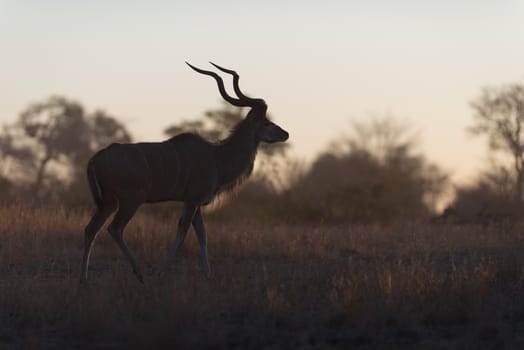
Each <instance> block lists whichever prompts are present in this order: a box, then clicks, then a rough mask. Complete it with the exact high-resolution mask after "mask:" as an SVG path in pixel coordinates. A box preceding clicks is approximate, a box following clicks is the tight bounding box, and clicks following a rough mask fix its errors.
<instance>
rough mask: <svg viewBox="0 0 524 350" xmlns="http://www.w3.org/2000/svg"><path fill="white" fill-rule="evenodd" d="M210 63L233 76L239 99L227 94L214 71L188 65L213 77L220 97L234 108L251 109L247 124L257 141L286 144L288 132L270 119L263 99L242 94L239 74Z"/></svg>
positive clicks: (220, 79) (234, 87)
mask: <svg viewBox="0 0 524 350" xmlns="http://www.w3.org/2000/svg"><path fill="white" fill-rule="evenodd" d="M210 63H211V64H212V65H213V66H215V67H216V68H217V69H219V70H221V71H222V72H224V73H227V74H231V75H232V76H233V89H234V90H235V94H236V95H237V98H234V97H231V96H229V95H228V94H227V92H226V89H225V88H224V82H223V80H222V78H221V77H220V76H219V75H218V74H216V73H215V72H212V71H207V70H203V69H200V68H197V67H195V66H193V65H191V64H189V63H188V62H186V64H187V65H188V66H189V67H191V68H192V69H193V70H195V71H196V72H198V73H201V74H205V75H209V76H211V77H213V78H214V79H215V80H216V82H217V85H218V90H219V91H220V95H222V97H223V98H224V100H226V101H227V102H229V103H231V104H232V105H233V106H237V107H250V108H251V109H250V110H249V112H248V113H247V115H246V118H245V122H247V123H250V124H251V125H252V126H253V129H254V131H255V137H256V139H257V141H263V142H267V143H274V142H284V141H286V140H287V139H288V138H289V134H288V132H287V131H285V130H284V129H282V128H281V127H280V126H278V125H277V124H275V123H273V122H272V121H270V120H269V119H268V117H267V104H266V101H264V100H263V99H261V98H251V97H248V96H246V95H244V94H243V93H242V91H241V90H240V87H239V85H238V81H239V79H240V76H239V75H238V73H237V72H235V71H234V70H231V69H227V68H224V67H221V66H219V65H217V64H214V63H213V62H210Z"/></svg>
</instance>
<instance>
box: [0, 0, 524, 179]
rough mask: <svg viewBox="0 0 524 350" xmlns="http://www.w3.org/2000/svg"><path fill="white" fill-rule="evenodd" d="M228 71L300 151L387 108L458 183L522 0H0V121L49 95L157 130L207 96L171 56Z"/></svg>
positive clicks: (519, 58) (514, 76) (512, 47)
mask: <svg viewBox="0 0 524 350" xmlns="http://www.w3.org/2000/svg"><path fill="white" fill-rule="evenodd" d="M186 60H187V61H189V62H191V63H193V64H194V65H197V66H199V67H201V68H205V69H207V68H210V66H209V65H208V63H207V62H208V61H209V60H212V61H214V62H216V63H218V64H220V65H223V66H225V67H228V68H232V69H235V70H236V71H238V72H239V73H240V76H241V86H242V88H243V90H244V91H246V92H247V93H248V94H250V95H251V96H253V97H261V98H264V99H265V100H266V101H267V103H268V105H269V111H270V113H271V114H272V116H273V117H274V121H275V122H277V123H278V124H280V125H281V126H282V127H284V128H285V129H287V130H288V131H289V132H290V141H291V142H292V144H293V154H294V155H296V156H297V157H300V158H303V159H306V160H311V159H313V157H314V155H315V154H316V153H317V152H319V151H322V150H324V149H325V148H326V147H327V145H328V144H329V142H330V141H331V140H333V139H335V138H337V137H339V136H340V135H343V134H344V133H348V132H349V128H350V121H351V120H365V119H366V118H369V117H370V116H371V115H383V114H391V115H394V116H396V117H398V118H399V119H401V120H408V121H409V122H411V124H413V126H414V128H415V129H417V130H420V136H421V137H420V139H421V141H422V142H421V151H423V152H424V153H425V154H426V156H427V157H428V158H429V159H430V160H431V161H433V162H436V163H438V164H440V165H441V166H442V167H443V168H444V169H445V170H447V171H449V172H451V173H452V174H453V175H454V179H455V180H458V181H464V180H466V179H472V178H474V176H475V174H476V172H477V171H478V170H479V168H480V167H481V165H482V164H483V161H485V150H486V147H485V144H486V142H485V140H482V139H473V138H472V137H470V136H468V135H467V134H466V133H465V128H466V127H467V126H468V125H471V122H472V116H473V111H472V110H471V108H470V106H469V102H470V101H471V100H473V99H475V98H476V97H477V96H478V95H479V94H480V90H481V88H482V87H484V86H499V85H502V84H507V83H512V82H521V83H524V1H519V0H499V1H488V0H477V1H473V0H456V1H447V0H441V1H424V0H418V1H416V0H396V1H387V0H371V1H353V0H346V1H342V0H340V1H329V0H327V1H297V0H292V1H284V0H280V1H273V0H266V1H258V2H250V1H246V0H244V1H237V0H229V1H222V2H218V1H191V2H189V1H187V2H182V1H178V2H177V1H160V0H149V1H129V0H127V1H124V0H118V1H117V0H106V1H101V0H91V1H82V2H81V1H71V0H68V1H66V0H47V1H45V0H0V123H10V122H13V121H14V120H15V119H16V118H17V116H18V114H19V113H20V112H21V111H22V110H23V109H24V108H25V107H26V106H27V105H28V104H29V103H30V102H34V101H41V100H44V99H46V98H48V97H49V96H51V95H53V94H59V95H63V96H66V97H69V98H71V99H74V100H77V101H79V102H81V103H82V104H83V105H84V106H85V107H86V108H87V110H88V111H92V110H94V109H98V108H101V109H104V110H106V111H107V112H109V113H110V114H112V115H114V116H116V117H118V118H120V119H121V120H123V121H124V122H125V123H126V125H127V126H128V128H129V129H130V130H131V132H132V133H133V135H134V137H135V139H137V140H144V141H153V140H162V139H163V138H164V136H163V135H162V131H163V130H164V128H165V127H166V126H168V125H170V124H173V123H177V122H179V121H180V120H182V119H191V118H196V117H200V116H202V114H203V112H204V111H205V110H208V109H211V108H217V107H220V106H221V98H220V96H219V94H218V91H217V88H216V84H215V83H214V81H213V80H212V79H211V78H209V77H204V76H201V75H198V74H196V73H195V72H193V71H191V70H190V69H189V68H188V67H187V66H186V65H185V64H184V61H186Z"/></svg>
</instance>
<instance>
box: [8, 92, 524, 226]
mask: <svg viewBox="0 0 524 350" xmlns="http://www.w3.org/2000/svg"><path fill="white" fill-rule="evenodd" d="M523 106H524V88H523V86H522V85H518V84H514V85H510V86H504V87H502V88H487V89H484V90H483V91H482V94H481V96H480V97H479V98H478V99H477V100H475V101H474V102H473V103H472V108H473V110H474V112H475V115H474V118H475V119H474V124H473V126H472V127H471V130H470V132H471V133H473V134H474V135H487V136H488V138H489V145H490V147H491V149H492V150H493V151H494V152H498V153H500V154H502V155H504V156H505V161H506V162H504V161H500V160H498V161H497V162H496V163H495V164H494V165H493V164H491V165H490V167H489V170H487V171H485V172H483V173H481V174H480V175H479V178H478V179H477V181H476V182H475V183H473V184H468V185H467V186H460V187H455V193H456V196H455V199H454V201H453V203H452V204H451V207H452V208H459V209H457V210H458V212H463V211H469V212H470V213H473V214H475V213H479V212H482V213H484V212H495V211H501V208H504V210H513V211H516V210H518V209H519V208H520V206H521V205H522V201H523V198H522V196H523V193H522V192H523V181H524V137H523V136H522V132H523V131H522V127H523V126H524V125H523V124H522V122H523V121H524V107H523ZM245 112H246V111H244V110H242V109H240V108H235V107H231V106H229V105H226V104H224V106H223V107H222V108H219V109H217V110H211V111H208V112H206V113H205V114H204V115H203V117H201V118H198V119H193V120H184V121H181V122H179V123H177V124H173V125H170V126H168V127H167V128H165V130H164V133H165V135H166V137H171V136H173V135H176V134H178V133H180V132H184V131H193V132H198V133H200V134H201V135H202V136H203V137H204V138H206V139H208V140H210V141H218V140H220V139H223V138H225V137H226V136H227V135H228V133H229V132H230V130H231V129H232V128H233V127H234V125H235V124H236V123H238V122H239V121H240V120H241V119H242V118H243V116H244V115H245ZM132 141H133V140H132V137H131V135H130V133H129V131H128V130H127V129H126V127H125V125H124V124H123V123H122V122H121V121H119V120H118V119H117V118H115V117H113V116H111V115H110V114H108V113H106V112H105V111H103V110H95V111H94V112H92V113H87V112H86V111H85V108H84V107H83V106H82V105H81V104H80V103H79V102H76V101H73V100H70V99H67V98H65V97H60V96H53V97H51V98H49V99H47V100H45V101H43V102H38V103H33V104H31V105H29V106H28V107H27V108H26V109H25V110H23V111H22V112H21V113H20V115H19V117H18V119H17V120H16V121H15V122H14V123H12V124H10V125H6V126H4V128H3V130H2V131H1V132H0V191H1V196H2V197H1V200H2V202H4V203H10V202H13V201H29V202H31V203H36V204H39V205H64V206H67V207H86V206H89V207H90V206H91V198H90V194H89V193H90V192H89V191H88V189H87V183H86V179H85V167H86V164H87V161H88V159H89V158H90V157H91V156H92V155H93V154H94V153H95V152H96V151H97V150H99V149H100V148H103V147H105V146H107V145H109V144H110V143H112V142H132ZM289 145H290V144H289V143H278V144H272V145H267V144H263V145H261V147H260V149H259V154H258V157H257V163H256V170H255V173H254V174H253V176H252V178H251V179H250V181H248V182H247V183H246V184H245V185H244V186H243V187H242V188H240V189H237V191H236V193H235V196H234V197H235V199H234V200H230V198H229V196H228V195H226V196H223V197H221V198H219V199H218V200H217V201H216V203H215V204H214V205H212V207H211V210H210V211H209V214H208V215H213V216H215V217H217V218H227V219H229V218H231V217H244V218H253V219H257V220H259V219H270V218H271V219H275V218H277V219H282V220H287V221H349V222H358V223H367V222H384V223H385V222H394V221H402V220H415V219H424V218H429V217H431V216H432V215H434V214H435V208H436V205H437V203H439V200H441V199H442V195H443V194H444V193H446V192H447V190H448V188H449V186H450V183H449V177H448V175H447V174H445V173H444V172H443V171H442V170H441V169H440V168H439V167H438V166H437V165H436V164H433V163H431V162H429V161H428V160H427V159H426V158H425V157H424V155H423V154H422V153H421V152H420V151H418V150H417V138H416V135H415V134H414V133H413V132H412V131H411V128H410V126H409V125H408V124H406V123H401V122H399V121H397V120H395V119H394V118H392V117H379V118H376V117H375V118H369V119H368V120H366V121H358V122H354V123H352V124H351V127H350V130H349V132H348V133H347V134H346V136H344V137H342V138H340V139H339V140H336V141H334V142H333V143H332V144H331V145H330V146H329V148H328V149H327V150H325V151H324V152H322V153H320V154H319V155H318V156H317V157H316V158H315V159H314V160H313V162H312V164H311V165H310V166H307V167H306V166H304V165H303V164H302V163H301V162H299V161H297V160H295V159H292V157H290V155H289V147H290V146H289ZM494 159H495V158H494ZM174 207H176V205H164V206H153V207H151V208H152V209H151V208H150V209H148V210H150V211H154V212H163V213H164V214H165V215H170V214H171V213H172V209H173V208H174ZM454 212H457V211H456V210H455V211H454Z"/></svg>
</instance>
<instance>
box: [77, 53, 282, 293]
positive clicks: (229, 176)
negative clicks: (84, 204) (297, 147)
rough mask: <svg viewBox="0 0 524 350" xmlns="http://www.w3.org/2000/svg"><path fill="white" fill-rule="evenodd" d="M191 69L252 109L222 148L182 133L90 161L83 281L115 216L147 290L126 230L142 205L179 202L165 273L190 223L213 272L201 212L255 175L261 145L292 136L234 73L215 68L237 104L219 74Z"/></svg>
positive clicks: (114, 228) (116, 147)
mask: <svg viewBox="0 0 524 350" xmlns="http://www.w3.org/2000/svg"><path fill="white" fill-rule="evenodd" d="M186 63H187V62H186ZM187 64H188V65H189V67H191V68H192V69H193V70H195V71H196V72H198V73H201V74H205V75H209V76H211V77H213V78H214V79H215V80H216V83H217V85H218V91H219V92H220V94H221V95H222V97H223V98H224V99H225V100H226V101H227V102H229V103H231V104H232V105H234V106H238V107H249V108H250V110H249V112H248V113H247V115H246V117H245V118H244V119H243V120H242V121H241V122H239V123H238V125H236V127H235V128H234V129H233V131H232V132H231V134H230V136H229V137H228V138H226V139H225V140H222V141H221V142H218V143H211V142H208V141H206V140H204V139H203V138H202V137H200V136H199V135H197V134H193V133H183V134H179V135H176V136H174V137H172V138H170V139H168V140H166V141H164V142H150V143H149V142H148V143H129V144H117V143H113V144H111V145H110V146H108V147H106V148H104V149H102V150H100V151H98V152H97V153H96V154H95V155H94V156H93V157H92V158H91V159H90V160H89V163H88V165H87V178H88V182H89V186H90V189H91V193H92V195H93V198H94V202H95V204H96V212H95V213H94V215H93V217H92V218H91V221H90V222H89V223H88V224H87V226H86V228H85V242H84V256H83V260H82V272H81V281H85V280H86V279H87V270H88V264H89V256H90V252H91V248H92V246H93V241H94V239H95V236H96V234H97V232H98V231H99V229H100V227H101V226H102V225H103V224H104V222H105V221H106V220H107V218H108V217H109V216H110V215H111V214H112V213H113V212H114V211H115V210H116V214H115V216H114V218H113V221H112V222H111V224H110V225H109V227H108V231H109V233H110V234H111V236H112V237H113V238H114V240H115V241H116V243H117V244H118V246H119V247H120V249H121V250H122V252H123V253H124V255H125V256H126V258H127V259H128V260H129V262H130V263H131V266H132V268H133V271H134V273H135V274H136V276H137V278H138V279H139V280H140V281H141V282H142V283H143V277H142V273H141V272H140V268H139V266H138V264H137V262H136V260H135V258H134V257H133V254H132V253H131V251H130V250H129V248H128V247H127V245H126V243H125V241H124V238H123V231H124V228H125V226H126V224H127V223H128V222H129V220H130V219H131V218H132V217H133V215H134V214H135V212H136V210H137V209H138V207H139V206H140V205H141V204H142V203H153V202H161V201H180V202H183V204H184V205H183V209H182V215H181V217H180V220H179V221H178V227H177V232H176V237H175V241H174V242H173V243H172V245H171V246H170V248H169V250H168V253H167V256H166V259H165V261H164V264H163V266H162V268H161V270H160V271H161V272H164V271H165V270H166V268H167V267H168V265H169V264H170V262H171V261H172V260H173V258H174V256H175V253H176V251H177V249H178V248H179V247H180V245H181V244H182V243H183V242H184V239H185V237H186V234H187V231H188V229H189V226H190V225H191V224H192V225H193V228H194V230H195V232H196V236H197V238H198V242H199V245H200V255H201V259H202V266H203V269H204V270H205V271H207V272H209V262H208V257H207V248H206V232H205V229H204V222H203V220H202V213H201V210H200V208H201V206H203V205H206V204H208V203H209V202H211V201H212V200H213V198H215V196H216V195H217V194H219V193H221V192H223V191H226V190H229V189H232V188H233V187H235V185H237V184H238V183H239V182H241V181H242V180H243V179H245V178H246V177H248V176H249V175H250V174H251V172H252V170H253V164H254V161H255V156H256V153H257V147H258V145H259V143H260V142H261V141H262V142H268V143H273V142H283V141H286V140H287V139H288V136H289V135H288V133H287V132H286V131H285V130H283V129H282V128H280V127H279V126H278V125H276V124H275V123H272V122H271V121H269V120H268V118H267V117H266V111H267V105H266V103H265V102H264V100H262V99H255V98H250V97H247V96H246V95H244V94H243V93H242V91H240V88H239V86H238V80H239V75H238V74H237V73H236V72H235V71H232V70H229V69H225V68H223V67H220V66H218V65H216V64H214V63H211V64H213V65H214V66H215V67H216V68H217V69H219V70H220V71H222V72H224V73H227V74H230V75H232V76H233V87H234V91H235V93H236V95H237V97H231V96H229V95H228V94H227V92H226V90H225V88H224V82H223V81H222V78H221V77H220V76H219V75H218V74H216V73H215V72H212V71H206V70H202V69H199V68H196V67H194V66H192V65H190V64H189V63H187Z"/></svg>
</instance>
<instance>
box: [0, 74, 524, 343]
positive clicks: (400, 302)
mask: <svg viewBox="0 0 524 350" xmlns="http://www.w3.org/2000/svg"><path fill="white" fill-rule="evenodd" d="M472 111H473V113H472V114H473V121H472V125H471V129H470V130H468V132H470V133H472V134H473V135H476V136H479V137H482V136H487V138H488V141H489V145H490V148H491V151H492V153H491V159H492V162H493V163H490V164H487V166H486V169H487V170H486V171H484V172H482V173H481V174H479V177H478V179H477V181H475V182H474V183H470V184H466V185H461V186H457V185H455V184H453V183H451V181H450V174H449V173H447V172H446V171H444V170H442V169H440V168H439V166H438V165H437V164H434V163H433V162H431V160H429V159H427V157H426V156H425V155H424V154H423V153H422V152H420V150H419V148H418V142H417V138H416V134H415V133H413V132H412V130H413V129H412V127H411V126H410V125H408V124H404V123H401V122H399V121H398V120H397V119H395V118H393V117H376V118H369V119H367V120H365V121H364V120H360V121H356V122H354V123H353V124H352V126H351V128H350V129H349V130H348V131H347V133H346V136H345V137H343V138H340V139H337V140H333V142H332V143H331V144H330V145H329V146H327V147H326V149H325V151H323V152H322V153H320V154H319V155H318V156H317V157H316V158H315V159H314V160H313V161H312V162H311V164H304V163H303V162H301V161H300V160H296V159H293V158H291V156H290V155H289V154H290V152H289V147H292V140H291V146H289V145H288V144H287V143H284V144H275V145H271V146H264V147H262V148H261V149H260V150H259V155H258V158H257V168H256V170H255V173H254V174H253V176H252V178H251V179H250V180H249V181H247V182H246V183H245V184H244V185H243V186H242V187H241V188H239V189H237V190H236V191H235V193H231V194H228V195H227V196H223V197H221V198H219V199H218V200H217V201H216V202H215V203H213V204H212V205H211V206H210V208H208V209H207V210H206V213H205V216H206V226H207V231H208V249H209V255H210V263H211V270H212V274H211V276H210V277H207V276H206V275H205V274H203V273H201V272H200V271H199V270H200V269H199V257H198V254H199V253H198V252H199V249H198V245H197V242H196V239H195V237H193V236H191V235H190V237H188V239H187V241H186V243H185V245H184V247H183V249H182V250H181V251H180V252H179V254H178V255H177V258H176V263H175V264H174V265H173V267H172V269H171V271H169V273H167V274H166V275H165V276H163V277H162V278H159V277H157V269H158V267H159V266H160V264H161V260H162V259H163V257H164V256H165V253H166V250H167V247H168V245H169V243H170V242H172V240H173V238H174V233H175V230H176V220H177V219H176V217H177V215H178V206H177V204H173V203H167V204H158V205H148V206H144V207H143V208H142V209H141V210H140V211H139V213H138V214H137V216H136V217H135V218H134V219H133V221H132V222H131V223H130V225H129V226H128V228H127V229H126V239H127V240H128V243H129V245H130V246H131V250H133V251H134V252H136V255H137V260H138V261H139V263H140V264H141V266H142V267H143V268H144V271H146V273H145V275H146V276H145V279H146V281H145V282H146V283H145V285H141V284H140V283H138V281H137V280H136V278H135V276H134V275H133V274H132V272H131V269H130V267H129V265H128V263H127V261H126V260H125V258H124V257H122V256H121V253H120V251H119V249H118V247H117V246H116V245H115V244H114V242H113V241H112V240H111V238H110V236H109V235H106V234H103V233H102V234H100V235H99V237H98V239H97V243H96V245H95V247H94V251H93V256H92V260H91V266H90V283H89V284H88V285H87V286H81V285H79V283H78V280H79V267H80V258H81V254H82V246H83V233H82V232H83V228H84V225H85V224H86V223H87V221H88V218H89V215H90V211H91V210H92V208H91V207H92V204H91V199H90V194H89V191H88V189H87V184H86V181H85V174H84V173H85V165H86V162H87V160H88V159H89V157H90V156H91V155H92V154H93V153H94V152H95V151H96V150H98V149H100V148H101V147H104V146H105V145H108V144H110V143H112V142H129V141H132V140H133V138H132V135H131V133H130V132H129V131H128V130H127V128H126V126H125V125H124V124H123V123H122V122H120V121H119V120H118V118H116V117H114V116H112V115H111V114H109V113H107V112H105V111H102V110H96V111H94V112H88V111H87V110H86V108H85V107H84V106H82V104H81V103H79V102H77V101H73V100H70V99H68V98H65V97H59V96H55V97H51V98H49V99H47V100H44V101H42V102H38V103H34V104H31V105H30V106H29V107H28V108H26V109H25V110H23V111H22V112H21V114H20V115H19V117H18V119H17V120H16V121H15V122H13V123H12V124H9V125H6V126H4V129H3V131H2V132H0V191H1V195H2V198H1V199H0V201H1V205H0V348H4V347H5V348H38V349H41V348H60V349H62V348H145V347H157V348H228V349H229V348H238V349H246V348H388V349H389V348H409V347H411V348H421V347H422V348H447V347H453V348H457V347H458V348H494V347H495V348H496V347H504V346H506V347H509V348H520V347H521V346H522V345H524V303H523V302H522V300H523V298H522V295H524V270H523V268H522V266H524V265H523V262H524V261H523V259H524V258H523V257H524V255H523V254H522V252H523V251H524V243H523V242H524V240H523V238H524V237H523V233H522V232H524V231H523V228H524V227H523V223H522V222H521V220H520V217H521V211H522V201H523V198H522V195H523V193H522V191H523V190H522V188H523V187H522V186H523V184H522V182H523V181H524V166H523V164H524V163H523V162H524V160H523V159H524V158H523V157H524V139H523V137H522V135H521V133H522V131H521V130H522V126H523V124H522V123H523V121H524V87H523V86H522V85H519V84H514V85H508V86H504V87H500V88H487V89H485V90H483V91H482V93H481V94H480V96H479V97H478V98H477V99H476V100H474V101H473V102H472ZM243 115H244V111H242V110H240V109H232V108H230V107H227V106H225V107H223V108H221V109H218V110H212V111H209V112H207V113H206V114H205V115H204V116H202V117H201V118H197V119H194V120H186V121H183V122H179V123H178V124H175V125H171V126H167V127H166V128H165V135H166V137H169V136H171V135H174V134H177V133H179V132H181V131H188V130H189V131H195V132H199V133H200V134H201V135H203V136H204V137H206V138H208V139H210V140H220V139H222V138H223V137H225V136H226V135H227V134H228V132H229V130H230V129H231V128H232V127H233V126H234V125H235V123H236V122H237V121H238V120H240V118H242V116H243ZM277 119H278V118H277ZM450 191H451V192H453V193H454V197H453V199H452V200H451V202H450V203H449V205H448V206H447V208H446V209H445V210H444V211H443V212H438V211H437V209H436V208H437V207H438V204H439V203H442V201H443V200H444V198H446V196H449V193H450Z"/></svg>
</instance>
